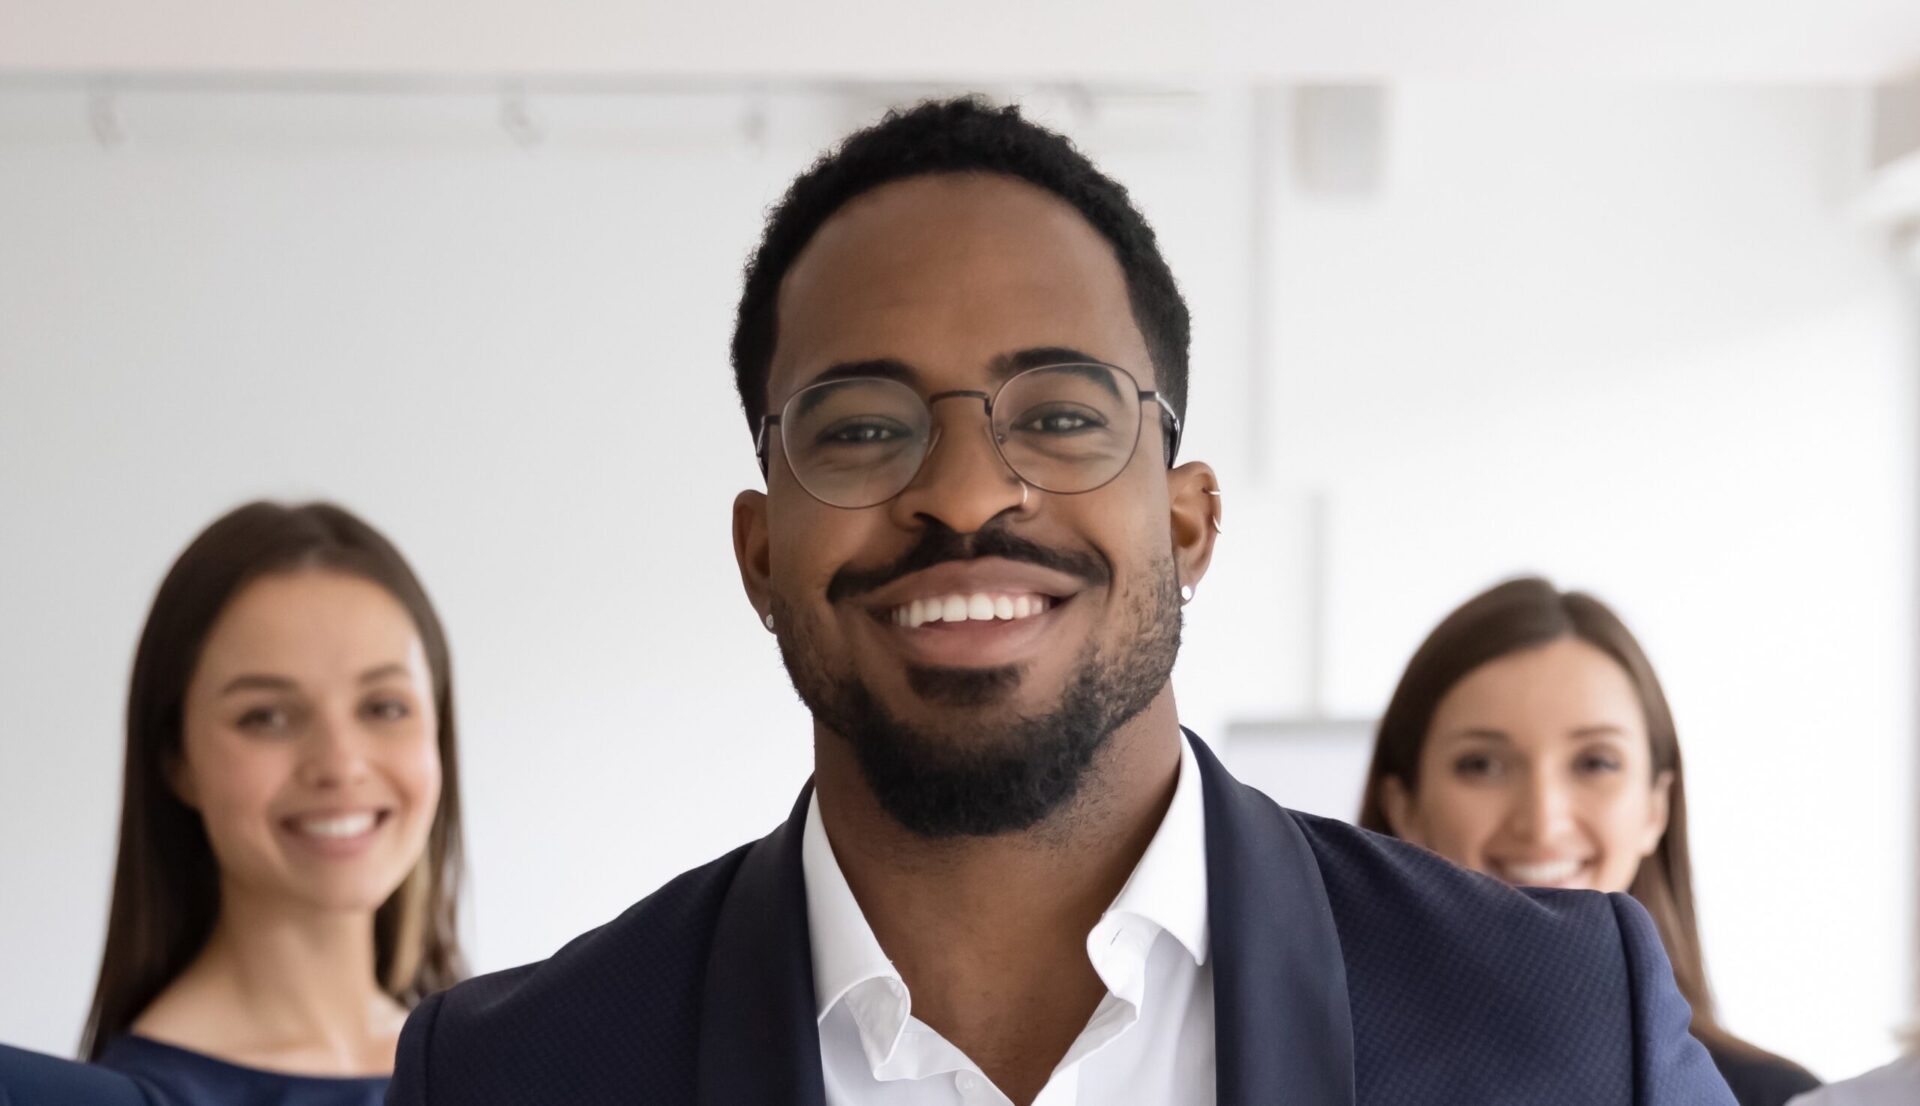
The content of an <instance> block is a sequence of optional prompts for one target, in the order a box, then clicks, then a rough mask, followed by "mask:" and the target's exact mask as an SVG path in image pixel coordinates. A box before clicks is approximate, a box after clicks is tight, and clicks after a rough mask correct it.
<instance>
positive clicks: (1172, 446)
mask: <svg viewBox="0 0 1920 1106" xmlns="http://www.w3.org/2000/svg"><path fill="white" fill-rule="evenodd" d="M1140 398H1141V399H1143V400H1147V399H1150V400H1152V401H1154V402H1155V403H1157V404H1159V405H1160V413H1161V414H1163V415H1165V416H1166V418H1167V422H1168V424H1169V425H1170V426H1171V427H1172V433H1170V434H1168V435H1167V467H1168V468H1172V467H1173V459H1174V458H1175V457H1176V456H1178V455H1179V453H1180V416H1179V415H1177V414H1175V413H1174V410H1173V404H1171V403H1168V402H1167V397H1165V396H1163V395H1161V394H1160V393H1159V392H1147V391H1143V392H1141V393H1140ZM763 463H764V462H763Z"/></svg>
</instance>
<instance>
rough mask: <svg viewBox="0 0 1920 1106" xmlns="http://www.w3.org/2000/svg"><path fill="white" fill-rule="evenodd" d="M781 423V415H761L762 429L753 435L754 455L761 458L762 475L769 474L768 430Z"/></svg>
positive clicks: (763, 476)
mask: <svg viewBox="0 0 1920 1106" xmlns="http://www.w3.org/2000/svg"><path fill="white" fill-rule="evenodd" d="M779 425H780V416H779V415H761V416H760V429H759V430H757V431H755V432H754V435H753V455H754V456H755V457H757V458H759V459H760V476H761V477H762V478H763V479H764V478H765V477H766V475H767V431H768V430H769V429H771V428H773V427H776V426H779Z"/></svg>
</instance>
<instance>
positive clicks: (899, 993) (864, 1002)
mask: <svg viewBox="0 0 1920 1106" xmlns="http://www.w3.org/2000/svg"><path fill="white" fill-rule="evenodd" d="M800 863H801V869H802V873H803V875H804V878H805V882H806V892H807V929H808V933H809V936H810V938H811V941H812V946H813V994H814V1000H815V1004H816V1008H815V1011H814V1014H815V1017H816V1018H818V1019H819V1020H822V1021H824V1020H825V1019H826V1016H827V1014H828V1013H830V1012H831V1011H832V1010H833V1008H834V1007H835V1006H836V1005H838V1004H839V1003H840V1002H841V1000H842V999H848V1000H849V1001H850V1004H852V1005H853V1006H854V1007H855V1014H856V1020H857V1021H859V1022H860V1023H861V1024H862V1029H863V1030H865V1031H866V1032H863V1034H862V1036H863V1037H868V1036H871V1037H874V1038H878V1039H877V1040H871V1041H870V1042H869V1051H870V1052H878V1053H879V1054H880V1055H881V1056H885V1055H887V1054H888V1053H890V1052H891V1051H892V1047H893V1043H894V1042H896V1041H897V1039H898V1037H899V1034H900V1030H901V1029H902V1028H903V1027H904V1026H905V1024H906V1020H907V1015H908V1012H909V1002H908V996H907V989H906V985H905V982H904V981H903V980H902V979H901V976H900V973H899V972H898V971H897V970H895V968H894V966H893V962H892V961H891V960H889V959H888V958H887V954H886V952H885V951H884V950H882V949H881V947H880V942H879V940H878V939H877V938H875V937H874V935H873V928H872V927H871V926H869V925H868V924H867V918H866V915H865V914H863V913H861V910H860V903H859V901H858V900H856V899H855V898H854V897H853V889H852V888H851V887H849V886H848V885H847V877H846V875H845V873H843V872H842V871H841V870H840V864H839V861H837V860H836V859H835V858H834V855H833V846H832V845H831V844H830V843H829V842H828V841H827V831H826V826H825V824H824V823H823V822H822V821H821V820H820V797H819V795H818V793H815V794H814V796H813V797H812V798H811V799H809V800H808V802H807V823H806V829H805V831H804V832H803V834H802V836H801V842H800ZM1121 917H1133V918H1138V919H1141V920H1143V921H1145V922H1147V923H1149V924H1150V925H1151V926H1152V927H1154V928H1155V929H1158V930H1165V931H1166V932H1168V933H1170V934H1172V935H1173V936H1174V938H1175V939H1176V940H1178V941H1179V942H1180V945H1181V947H1182V948H1184V949H1185V950H1186V952H1187V955H1189V956H1191V957H1192V958H1193V962H1194V963H1195V964H1196V965H1202V964H1205V963H1206V960H1207V942H1208V923H1207V854H1206V813H1205V809H1204V806H1203V800H1202V797H1201V786H1200V766H1199V764H1198V763H1196V762H1195V760H1194V756H1193V748H1192V745H1191V744H1190V743H1189V742H1188V741H1187V739H1186V735H1185V734H1184V733H1183V734H1181V737H1180V772H1179V777H1178V779H1177V780H1176V782H1175V784H1174V788H1173V800H1172V802H1170V803H1169V804H1168V805H1167V813H1166V815H1165V816H1164V817H1163V818H1161V820H1160V827H1159V828H1158V829H1157V830H1155V831H1154V835H1153V839H1152V840H1151V841H1149V842H1148V843H1147V849H1146V852H1144V853H1142V854H1141V856H1140V861H1139V863H1138V864H1136V865H1135V866H1134V869H1133V874H1132V875H1131V876H1129V877H1128V878H1127V882H1126V885H1125V886H1124V887H1122V888H1121V889H1120V894H1119V895H1118V896H1116V897H1115V899H1114V901H1113V905H1112V906H1110V907H1108V909H1107V912H1106V914H1105V915H1103V916H1102V918H1101V927H1105V926H1107V925H1108V924H1109V923H1110V922H1112V921H1116V920H1118V919H1119V918H1121ZM1101 927H1096V930H1095V933H1093V934H1089V935H1088V937H1089V941H1090V942H1091V941H1092V939H1093V938H1094V936H1095V934H1097V933H1098V932H1099V930H1100V928H1101ZM873 981H879V982H880V983H881V984H882V986H876V987H863V986H862V985H863V984H866V983H869V982H873ZM856 988H857V989H859V992H860V993H859V994H858V995H854V994H852V992H854V991H855V990H856Z"/></svg>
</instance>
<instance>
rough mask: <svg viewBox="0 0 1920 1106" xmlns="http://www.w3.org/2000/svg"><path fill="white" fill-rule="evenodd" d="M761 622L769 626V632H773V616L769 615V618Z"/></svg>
mask: <svg viewBox="0 0 1920 1106" xmlns="http://www.w3.org/2000/svg"><path fill="white" fill-rule="evenodd" d="M760 621H762V622H764V623H766V624H767V629H769V630H771V629H773V616H772V615H771V614H769V615H768V616H767V617H765V618H763V619H761V620H760Z"/></svg>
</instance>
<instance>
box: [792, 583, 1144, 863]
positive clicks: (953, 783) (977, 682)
mask: <svg viewBox="0 0 1920 1106" xmlns="http://www.w3.org/2000/svg"><path fill="white" fill-rule="evenodd" d="M773 609H774V625H775V627H776V628H777V637H778V640H779V643H780V655H781V657H782V659H784V660H785V662H786V666H787V672H788V674H789V676H791V677H792V679H793V686H794V690H795V691H797V692H799V693H800V699H801V701H802V702H804V703H806V705H807V707H808V708H809V709H810V710H811V711H812V712H813V716H814V719H815V721H816V722H818V723H819V724H820V725H823V726H825V727H826V728H827V729H829V730H831V731H833V733H835V734H837V735H839V737H840V738H842V739H844V740H845V741H846V742H847V743H848V744H849V745H851V746H852V748H853V753H854V758H855V760H856V761H857V762H858V764H859V765H860V772H861V775H862V776H863V777H865V779H866V782H867V786H868V787H869V788H870V789H871V790H872V791H873V794H874V797H875V798H876V799H877V800H878V801H879V803H880V806H881V809H883V810H885V811H886V812H887V814H888V815H889V816H891V817H892V818H893V819H894V820H895V821H897V822H899V823H900V824H901V825H902V826H905V827H906V828H907V829H908V830H910V831H912V832H913V833H916V834H919V835H921V836H923V837H960V836H988V835H992V834H1000V833H1011V832H1016V831H1019V830H1025V829H1028V828H1031V827H1033V826H1035V825H1038V824H1039V823H1041V822H1042V821H1044V820H1046V819H1047V818H1048V817H1049V816H1051V815H1053V814H1054V813H1056V812H1057V811H1059V810H1061V809H1062V808H1064V807H1066V806H1067V805H1068V804H1069V803H1070V802H1071V801H1072V800H1073V799H1074V797H1075V796H1076V795H1078V794H1079V793H1080V790H1081V786H1082V785H1083V784H1084V783H1085V781H1086V778H1087V775H1088V773H1089V771H1090V770H1091V768H1092V766H1093V763H1094V760H1095V758H1096V757H1097V756H1098V754H1099V753H1100V751H1101V749H1103V748H1104V747H1105V746H1106V744H1107V741H1108V739H1109V738H1110V737H1111V736H1112V735H1113V732H1114V731H1115V730H1116V729H1118V728H1119V727H1120V726H1121V725H1122V724H1124V723H1126V722H1127V721H1128V720H1129V719H1131V718H1133V717H1134V716H1135V715H1137V714H1139V713H1140V712H1141V711H1143V710H1145V709H1146V707H1147V704H1149V703H1151V702H1152V701H1153V699H1154V696H1156V695H1158V694H1159V693H1160V690H1161V688H1163V687H1165V686H1166V683H1167V679H1168V677H1169V676H1170V675H1171V674H1172V672H1173V661H1174V657H1175V656H1176V655H1177V654H1178V653H1179V651H1180V617H1181V611H1180V598H1179V592H1178V584H1177V583H1176V580H1175V577H1174V572H1173V564H1172V561H1171V559H1170V558H1159V559H1157V560H1156V562H1155V563H1154V564H1153V565H1152V566H1150V570H1149V572H1148V574H1147V576H1146V577H1145V580H1144V587H1143V589H1142V590H1141V591H1139V592H1138V593H1136V595H1135V596H1134V598H1133V602H1131V603H1127V604H1125V606H1124V608H1123V609H1124V610H1125V612H1126V613H1127V614H1129V615H1131V616H1132V619H1133V621H1134V624H1135V625H1136V626H1137V627H1138V629H1137V632H1136V633H1135V634H1133V635H1131V636H1129V637H1128V638H1127V639H1125V640H1124V641H1123V642H1122V643H1121V644H1120V646H1119V647H1118V648H1117V649H1116V650H1114V651H1112V652H1107V651H1103V650H1102V649H1100V648H1099V646H1098V645H1097V644H1095V643H1091V642H1090V643H1088V645H1087V647H1086V648H1085V649H1083V650H1082V651H1081V653H1080V656H1079V658H1078V659H1077V660H1076V662H1075V664H1074V666H1073V670H1072V672H1073V674H1072V676H1071V677H1070V678H1069V679H1068V682H1067V686H1066V688H1065V689H1064V691H1063V692H1062V694H1061V697H1060V699H1059V701H1058V702H1057V703H1055V704H1054V705H1053V707H1052V709H1050V710H1043V711H1041V712H1040V713H1036V714H1014V715H1013V716H1011V717H1008V718H1005V719H1004V720H1002V719H998V718H996V719H994V720H992V721H988V722H986V723H984V725H980V726H973V727H969V726H966V725H965V724H964V723H962V724H961V725H959V726H955V727H940V728H937V729H936V728H934V727H929V726H926V725H921V724H916V723H914V722H912V721H909V720H907V719H903V718H900V717H898V716H896V715H895V714H894V713H893V712H892V711H890V710H888V709H887V707H886V705H885V704H883V703H881V702H880V700H879V699H878V698H877V697H876V696H875V695H874V694H873V692H872V691H871V690H870V689H869V688H868V687H867V686H866V685H865V684H864V683H862V682H861V681H860V679H859V677H858V676H856V675H853V674H852V673H847V674H844V675H835V674H834V673H831V672H830V671H828V668H827V665H826V663H825V659H824V658H823V656H822V654H821V650H820V649H818V648H817V646H816V643H815V642H814V640H813V636H812V635H811V634H810V633H809V632H808V630H807V627H806V626H805V624H804V623H803V621H802V620H801V619H800V618H799V617H798V616H797V615H796V613H795V612H794V611H793V609H792V608H790V607H788V606H786V605H785V604H783V603H781V602H780V601H779V600H777V599H776V600H775V601H774V602H773ZM1022 676H1023V673H1022V672H1021V669H1020V666H1006V667H1001V668H929V667H919V666H910V667H909V668H908V670H907V684H908V687H909V688H910V689H911V690H912V691H913V692H914V694H916V695H917V696H919V697H920V698H921V699H923V700H926V701H927V702H929V703H933V704H941V705H944V706H947V707H958V708H966V707H977V708H982V713H986V711H987V709H988V708H991V706H992V704H993V703H994V702H995V701H996V700H999V699H1002V698H1008V697H1011V696H1012V695H1013V694H1014V693H1015V692H1016V691H1017V690H1018V688H1019V686H1020V682H1021V679H1022ZM956 713H962V712H956Z"/></svg>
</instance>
